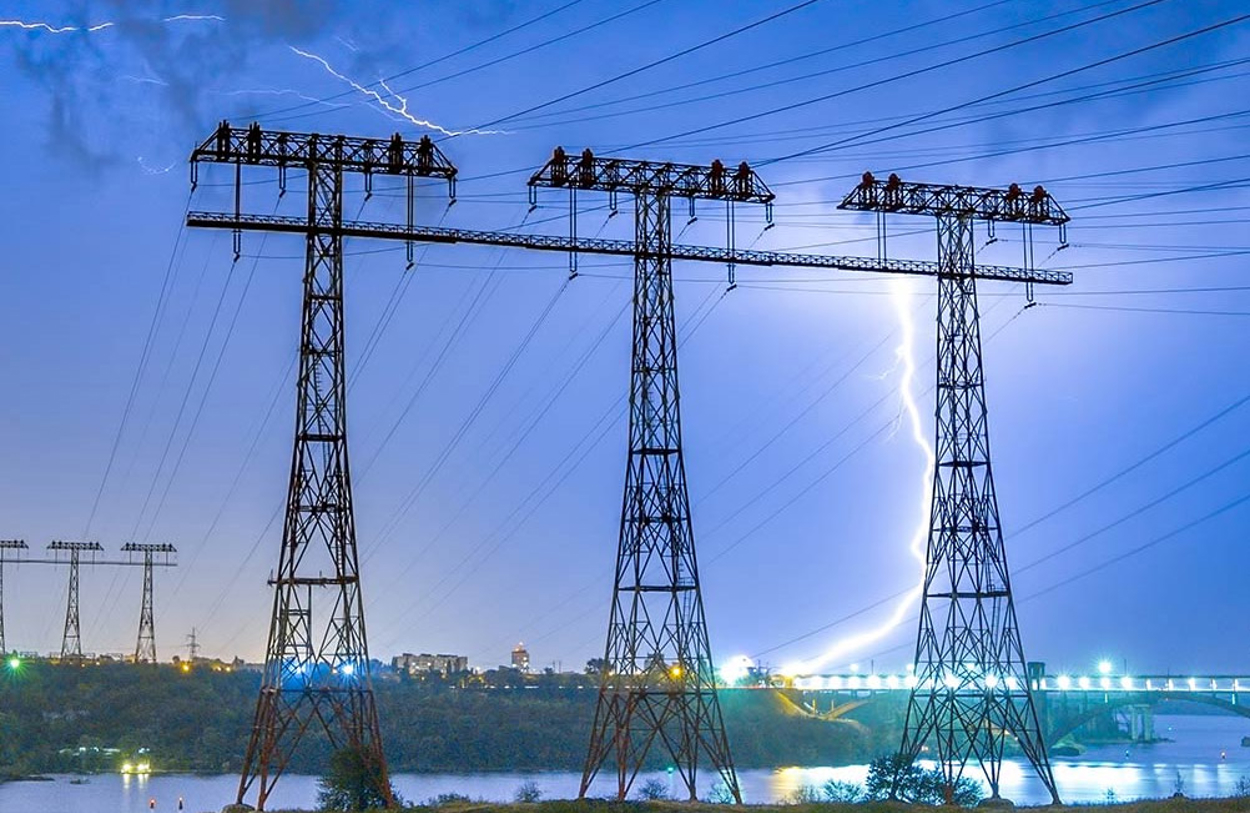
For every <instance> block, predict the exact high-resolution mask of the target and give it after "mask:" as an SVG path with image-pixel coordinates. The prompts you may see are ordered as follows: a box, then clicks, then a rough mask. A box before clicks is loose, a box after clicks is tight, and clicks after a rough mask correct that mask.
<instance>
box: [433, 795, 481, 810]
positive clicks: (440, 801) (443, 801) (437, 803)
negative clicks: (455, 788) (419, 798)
mask: <svg viewBox="0 0 1250 813" xmlns="http://www.w3.org/2000/svg"><path fill="white" fill-rule="evenodd" d="M471 801H473V800H472V799H470V798H469V797H468V796H465V795H464V794H463V793H440V794H438V795H437V796H431V797H430V800H429V801H428V802H426V803H425V804H426V806H427V807H441V806H442V805H454V804H457V803H459V802H471Z"/></svg>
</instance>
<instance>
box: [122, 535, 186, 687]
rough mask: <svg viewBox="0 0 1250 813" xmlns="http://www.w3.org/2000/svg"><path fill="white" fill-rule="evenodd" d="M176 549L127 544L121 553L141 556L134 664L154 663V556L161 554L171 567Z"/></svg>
mask: <svg viewBox="0 0 1250 813" xmlns="http://www.w3.org/2000/svg"><path fill="white" fill-rule="evenodd" d="M177 552H178V549H177V548H175V547H174V546H173V545H168V544H147V543H136V542H127V543H126V544H125V545H122V553H128V554H135V553H142V554H143V602H142V603H141V604H140V606H139V637H138V639H137V641H136V643H135V663H156V624H155V620H154V618H153V613H152V569H153V567H154V566H155V565H156V564H157V562H156V559H155V557H156V555H157V554H163V555H164V556H165V561H164V562H163V563H162V564H164V565H166V566H172V563H171V562H170V561H169V555H170V554H172V553H177Z"/></svg>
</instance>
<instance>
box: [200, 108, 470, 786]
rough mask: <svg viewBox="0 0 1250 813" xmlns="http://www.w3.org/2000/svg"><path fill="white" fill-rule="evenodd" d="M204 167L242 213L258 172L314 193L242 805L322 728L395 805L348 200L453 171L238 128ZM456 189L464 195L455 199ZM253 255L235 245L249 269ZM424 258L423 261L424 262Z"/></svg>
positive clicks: (380, 145) (338, 140)
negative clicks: (294, 175)
mask: <svg viewBox="0 0 1250 813" xmlns="http://www.w3.org/2000/svg"><path fill="white" fill-rule="evenodd" d="M201 163H224V164H232V165H233V166H234V168H235V188H234V191H235V203H236V212H237V206H238V202H239V196H240V194H241V191H242V180H241V175H242V168H243V167H244V166H248V165H253V166H266V167H276V168H277V170H278V179H279V184H280V189H281V190H283V191H285V183H286V172H287V170H288V169H296V170H303V171H304V172H305V173H306V175H307V183H308V214H307V220H306V222H305V227H306V229H307V231H306V234H307V243H306V260H305V272H304V299H303V326H302V330H301V335H300V344H299V350H300V362H299V377H298V379H297V394H296V401H297V404H296V416H295V445H294V451H293V454H292V458H291V479H290V487H289V491H288V496H287V508H286V521H285V524H284V527H283V531H282V547H281V550H280V552H279V555H278V570H277V573H276V575H275V576H273V577H272V578H271V579H270V584H271V585H272V586H273V613H272V616H271V618H270V626H269V641H268V645H267V647H266V653H265V672H264V677H263V679H262V681H261V688H260V695H259V697H258V699H257V703H256V717H255V722H254V724H253V727H252V735H251V739H250V741H249V743H248V747H247V754H246V756H245V757H244V761H243V772H242V775H241V777H240V779H239V792H238V799H237V801H238V802H239V803H240V804H242V803H243V799H244V797H245V796H246V795H247V793H248V792H249V790H250V789H251V787H252V785H253V783H256V784H257V792H256V809H258V810H263V809H264V806H265V801H266V799H268V797H269V794H270V792H271V791H272V789H273V785H274V783H275V782H277V781H278V779H279V778H280V777H281V775H282V773H283V771H284V770H285V769H286V767H287V764H288V763H289V761H290V758H291V755H292V754H293V753H294V751H295V748H296V747H297V746H298V745H299V742H300V740H301V739H302V738H303V736H304V734H305V733H306V732H307V731H308V729H309V728H310V727H312V728H320V729H322V730H324V731H325V733H326V734H327V736H328V737H329V739H330V742H331V744H332V745H333V746H334V747H335V748H348V749H351V750H354V751H356V752H357V753H358V754H359V756H360V758H361V759H362V760H363V762H364V765H365V768H366V770H367V775H368V776H369V777H370V781H372V782H375V783H376V788H375V790H376V791H377V792H378V793H379V794H380V795H381V797H382V798H383V799H385V801H386V803H387V805H388V806H389V805H391V804H393V802H394V800H393V798H392V795H391V786H390V780H389V777H388V775H387V769H386V757H385V754H384V753H383V749H382V737H381V733H380V731H379V728H378V715H377V708H376V706H375V704H374V696H373V684H372V678H371V676H370V674H369V671H370V670H369V647H368V642H367V639H366V635H365V616H364V601H363V598H362V596H361V586H360V566H359V562H358V559H357V549H356V521H355V516H354V513H353V510H352V488H351V474H350V469H349V467H348V458H347V402H346V387H347V376H346V372H345V365H344V342H343V233H342V231H341V226H342V223H343V187H344V176H345V175H346V174H348V173H356V174H358V175H360V176H362V177H363V179H364V183H365V189H366V190H367V191H371V188H372V187H371V185H372V178H373V175H374V173H380V174H385V175H397V176H400V177H403V178H405V179H406V180H407V183H408V204H409V205H408V215H409V223H411V217H412V202H413V182H414V179H416V178H419V177H438V178H443V179H446V180H447V181H448V183H449V185H451V184H454V180H455V176H456V168H455V167H454V166H452V164H451V162H449V161H448V160H447V159H446V158H445V157H444V156H443V155H442V153H441V152H439V150H438V148H437V147H435V146H434V144H433V142H432V141H431V140H430V139H429V137H424V138H422V139H421V140H420V141H418V142H412V141H405V140H404V139H403V138H402V137H400V136H399V135H398V134H396V135H395V136H394V137H392V138H390V139H361V138H347V137H345V136H325V137H322V136H318V135H316V134H296V133H281V132H274V131H262V130H261V128H260V126H259V125H256V124H254V125H252V126H251V127H248V128H246V129H243V128H232V127H231V126H230V125H229V124H228V123H227V122H222V123H221V125H220V126H219V127H218V128H217V131H216V132H215V133H214V134H213V135H212V136H210V137H209V138H208V140H206V141H205V142H204V143H203V144H202V145H201V146H200V147H199V148H198V149H196V150H195V151H194V152H193V153H192V155H191V164H192V173H193V174H192V182H193V183H194V181H195V172H196V171H197V168H198V166H199V165H200V164H201ZM453 188H454V187H453ZM238 252H239V244H238V232H237V231H236V233H235V255H236V256H237V255H238ZM410 256H411V255H410ZM326 592H328V593H329V594H330V597H329V612H328V613H327V612H325V609H324V608H322V613H323V615H322V616H321V620H317V619H315V618H314V604H313V597H314V593H316V594H317V595H318V596H320V595H323V594H324V593H326Z"/></svg>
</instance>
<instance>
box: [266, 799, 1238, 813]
mask: <svg viewBox="0 0 1250 813" xmlns="http://www.w3.org/2000/svg"><path fill="white" fill-rule="evenodd" d="M405 809H408V810H419V811H434V810H437V811H440V813H735V811H742V810H746V811H748V813H934V811H937V810H951V808H935V807H932V806H930V805H908V804H903V803H901V802H859V803H856V804H839V803H810V804H758V805H756V804H752V805H742V806H737V805H717V804H705V803H702V802H693V803H691V802H673V801H649V802H615V801H603V800H586V801H576V800H567V799H557V800H552V801H546V802H533V803H528V804H510V803H505V802H456V803H453V804H445V805H439V806H437V807H430V806H425V805H417V806H415V807H411V808H405ZM1018 809H1019V810H1034V811H1039V813H1040V811H1045V813H1091V809H1094V810H1097V811H1099V813H1101V811H1106V813H1250V797H1246V796H1240V797H1233V798H1226V799H1156V800H1151V801H1140V802H1117V803H1112V804H1101V803H1099V804H1083V805H1061V806H1059V807H1052V806H1050V805H1042V806H1036V807H1024V806H1021V807H1019V808H1018ZM278 813H298V811H285V812H282V811H278Z"/></svg>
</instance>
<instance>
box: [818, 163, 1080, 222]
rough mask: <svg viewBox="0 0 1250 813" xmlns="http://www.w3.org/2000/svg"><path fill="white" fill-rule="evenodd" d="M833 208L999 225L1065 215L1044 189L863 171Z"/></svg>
mask: <svg viewBox="0 0 1250 813" xmlns="http://www.w3.org/2000/svg"><path fill="white" fill-rule="evenodd" d="M838 208H839V209H850V210H852V211H860V212H890V213H894V214H907V215H930V216H934V217H938V216H945V215H949V216H952V217H967V218H974V219H977V220H996V221H1000V222H1004V223H1032V224H1036V225H1045V226H1062V225H1063V224H1064V223H1067V222H1068V220H1069V217H1068V215H1067V213H1066V212H1064V211H1063V207H1061V206H1060V205H1059V204H1058V203H1057V202H1056V201H1055V199H1054V198H1052V197H1051V196H1050V193H1049V192H1047V191H1046V190H1045V189H1044V188H1042V187H1040V186H1037V187H1034V188H1033V191H1032V192H1027V193H1026V192H1025V191H1024V190H1023V189H1021V188H1020V186H1019V184H1014V183H1013V184H1012V185H1011V186H1009V187H1008V188H1006V189H994V188H988V187H979V186H954V185H952V184H932V183H915V182H911V181H903V180H902V179H900V178H899V177H898V176H897V175H890V177H889V178H888V179H887V180H884V181H882V180H878V179H877V178H874V177H873V175H872V173H871V172H865V173H864V177H863V180H862V181H860V184H859V186H857V187H855V188H854V189H852V190H851V191H850V193H849V194H848V195H847V196H846V197H845V198H844V199H843V200H842V203H841V204H840V205H839V206H838Z"/></svg>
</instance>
